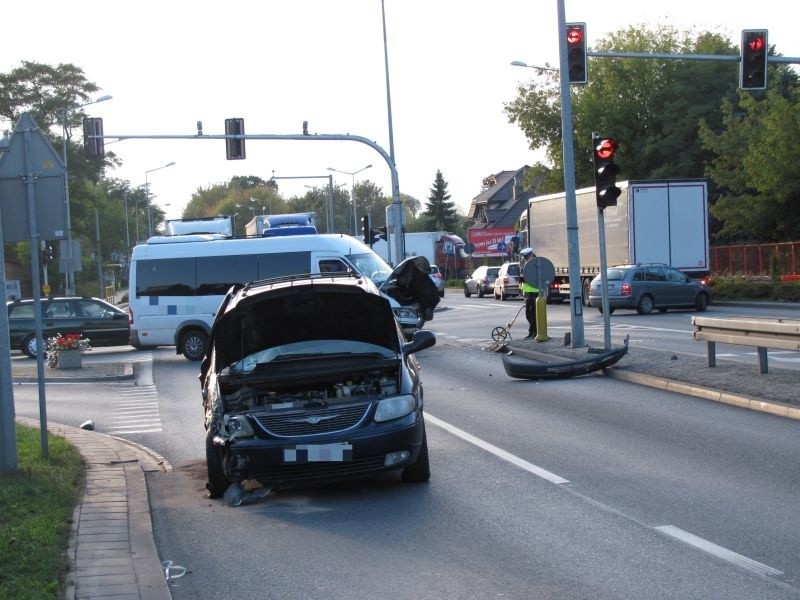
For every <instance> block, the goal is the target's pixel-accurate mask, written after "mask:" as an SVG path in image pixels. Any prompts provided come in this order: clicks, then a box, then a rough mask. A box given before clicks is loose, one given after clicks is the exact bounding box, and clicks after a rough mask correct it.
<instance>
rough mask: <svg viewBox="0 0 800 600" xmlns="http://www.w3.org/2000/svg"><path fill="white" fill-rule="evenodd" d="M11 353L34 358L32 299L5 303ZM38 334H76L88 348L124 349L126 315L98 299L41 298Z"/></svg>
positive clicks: (35, 352)
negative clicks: (117, 347)
mask: <svg viewBox="0 0 800 600" xmlns="http://www.w3.org/2000/svg"><path fill="white" fill-rule="evenodd" d="M6 308H7V309H8V326H9V334H10V336H9V337H10V339H11V349H12V350H22V352H23V353H24V354H25V355H27V356H29V357H30V358H36V354H37V344H36V313H35V312H34V302H33V299H32V298H30V299H24V300H12V301H11V302H7V303H6ZM41 313H42V335H43V336H44V340H45V343H47V338H50V337H55V336H56V335H58V334H59V333H60V334H61V335H67V334H70V333H77V334H80V335H82V336H83V337H85V338H87V339H88V340H89V343H90V344H91V345H92V347H100V346H127V345H128V344H129V340H130V324H129V323H128V313H127V312H125V311H124V310H122V309H121V308H118V307H116V306H114V305H113V304H109V303H108V302H106V301H104V300H100V299H99V298H90V297H79V296H68V297H66V296H65V297H53V296H50V297H47V298H42V299H41Z"/></svg>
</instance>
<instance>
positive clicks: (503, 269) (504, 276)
mask: <svg viewBox="0 0 800 600" xmlns="http://www.w3.org/2000/svg"><path fill="white" fill-rule="evenodd" d="M519 275H520V270H519V263H518V262H507V263H503V264H502V265H500V270H499V271H498V272H497V279H495V280H494V288H493V291H492V293H493V294H494V299H495V300H497V299H498V298H499V299H500V300H508V299H509V298H511V297H512V296H519V294H520V288H519Z"/></svg>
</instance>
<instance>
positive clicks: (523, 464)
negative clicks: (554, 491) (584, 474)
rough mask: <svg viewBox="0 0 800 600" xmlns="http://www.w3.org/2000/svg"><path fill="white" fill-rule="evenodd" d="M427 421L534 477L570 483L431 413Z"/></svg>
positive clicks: (552, 481) (427, 414) (427, 415)
mask: <svg viewBox="0 0 800 600" xmlns="http://www.w3.org/2000/svg"><path fill="white" fill-rule="evenodd" d="M425 420H426V421H427V422H430V423H431V424H433V425H436V426H437V427H440V428H441V429H444V430H445V431H449V432H450V433H452V434H453V435H455V436H457V437H460V438H461V439H462V440H464V441H465V442H469V443H470V444H473V445H475V446H477V447H478V448H481V449H482V450H486V451H487V452H490V453H492V454H494V455H495V456H497V457H499V458H502V459H503V460H505V461H508V462H510V463H511V464H512V465H514V466H517V467H519V468H520V469H524V470H526V471H528V472H529V473H532V474H533V475H536V476H537V477H541V478H542V479H545V480H546V481H549V482H550V483H569V480H568V479H564V478H563V477H560V476H559V475H556V474H555V473H551V472H550V471H547V470H546V469H543V468H542V467H537V466H536V465H534V464H533V463H529V462H528V461H527V460H523V459H521V458H519V457H518V456H514V455H513V454H511V453H510V452H506V451H505V450H503V449H502V448H498V447H497V446H495V445H493V444H490V443H489V442H486V441H484V440H482V439H480V438H477V437H475V436H474V435H472V434H469V433H467V432H466V431H464V430H463V429H459V428H458V427H455V426H454V425H450V423H447V422H446V421H442V420H441V419H437V418H436V417H434V416H433V415H431V414H430V413H429V412H426V413H425Z"/></svg>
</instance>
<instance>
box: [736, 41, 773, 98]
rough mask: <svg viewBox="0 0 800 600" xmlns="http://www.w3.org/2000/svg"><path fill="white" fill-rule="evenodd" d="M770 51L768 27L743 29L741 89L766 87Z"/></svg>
mask: <svg viewBox="0 0 800 600" xmlns="http://www.w3.org/2000/svg"><path fill="white" fill-rule="evenodd" d="M768 52H769V46H768V45H767V30H766V29H745V30H743V31H742V46H741V53H742V61H741V63H740V64H739V87H740V88H741V89H743V90H763V89H766V87H767V54H768Z"/></svg>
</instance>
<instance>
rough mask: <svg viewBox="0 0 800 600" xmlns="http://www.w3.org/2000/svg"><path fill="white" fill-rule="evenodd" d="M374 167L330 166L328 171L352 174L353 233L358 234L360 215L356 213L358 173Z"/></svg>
mask: <svg viewBox="0 0 800 600" xmlns="http://www.w3.org/2000/svg"><path fill="white" fill-rule="evenodd" d="M370 167H372V165H367V166H366V167H363V168H361V169H359V170H358V171H340V170H339V169H334V168H333V167H328V171H333V172H334V173H342V174H344V175H350V177H351V178H352V183H351V186H350V198H351V200H352V202H353V235H354V236H357V235H358V215H357V214H356V175H358V174H359V173H361V171H366V170H367V169H369V168H370Z"/></svg>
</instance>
